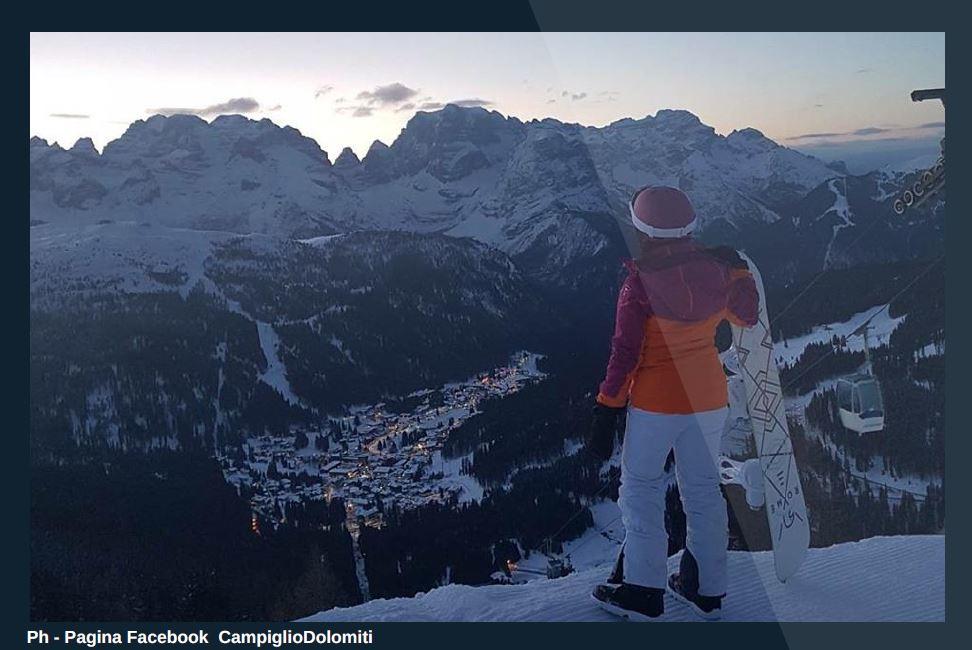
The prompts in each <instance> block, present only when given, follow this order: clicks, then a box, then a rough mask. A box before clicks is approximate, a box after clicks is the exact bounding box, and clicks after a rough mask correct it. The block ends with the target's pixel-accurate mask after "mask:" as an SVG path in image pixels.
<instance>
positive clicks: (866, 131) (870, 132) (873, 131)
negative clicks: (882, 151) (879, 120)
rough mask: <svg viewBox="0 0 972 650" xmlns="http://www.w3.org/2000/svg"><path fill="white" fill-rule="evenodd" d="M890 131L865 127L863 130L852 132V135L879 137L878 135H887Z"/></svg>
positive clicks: (875, 127)
mask: <svg viewBox="0 0 972 650" xmlns="http://www.w3.org/2000/svg"><path fill="white" fill-rule="evenodd" d="M890 130H891V129H882V128H881V127H879V126H865V127H864V128H863V129H857V130H856V131H851V132H850V135H877V134H878V133H887V132H888V131H890Z"/></svg>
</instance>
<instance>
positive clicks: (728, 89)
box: [30, 33, 945, 160]
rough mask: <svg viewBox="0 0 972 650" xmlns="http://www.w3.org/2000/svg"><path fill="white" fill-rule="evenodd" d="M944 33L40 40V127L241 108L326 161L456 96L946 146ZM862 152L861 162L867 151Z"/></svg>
mask: <svg viewBox="0 0 972 650" xmlns="http://www.w3.org/2000/svg"><path fill="white" fill-rule="evenodd" d="M944 84H945V35H944V34H943V33H930V34H929V33H907V34H889V33H866V34H852V33H827V34H811V33H782V34H763V33H758V34H717V33H702V34H690V33H677V34H675V33H661V34H655V33H618V34H608V33H589V34H588V33H580V34H567V33H466V34H426V33H396V34H388V33H380V34H379V33H339V34H290V33H288V34H272V33H259V34H241V33H227V34H205V33H169V34H158V33H137V34H124V33H112V34H95V33H60V34H32V35H31V37H30V133H31V135H37V136H40V137H43V138H46V139H47V140H49V141H52V142H53V141H57V142H58V143H60V144H61V145H62V146H65V147H69V146H71V145H72V144H73V143H74V142H75V140H77V139H78V138H79V137H84V136H88V137H91V138H92V139H93V140H94V142H95V145H96V146H97V147H98V148H99V149H100V148H101V147H103V146H104V145H105V143H107V142H108V141H110V140H112V139H115V138H117V137H118V136H120V135H121V134H122V133H123V132H124V131H125V129H126V128H127V126H128V125H129V124H130V123H131V122H133V121H135V120H137V119H144V118H146V117H148V116H149V115H151V114H153V113H156V112H163V113H172V112H193V113H196V114H198V115H200V116H202V117H204V118H206V119H212V118H213V117H215V116H216V115H219V114H221V113H241V114H244V115H247V116H249V117H252V118H254V119H259V118H263V117H268V118H270V119H271V120H273V121H274V122H276V123H277V124H281V125H290V126H293V127H295V128H297V129H299V130H300V131H301V132H302V133H304V134H305V135H308V136H310V137H312V138H314V139H315V140H317V142H318V143H319V144H320V145H321V147H322V148H323V149H324V150H326V151H327V152H328V154H329V155H330V157H331V159H332V160H333V159H334V158H335V157H336V156H337V154H338V153H339V152H340V151H341V149H342V148H344V147H346V146H350V147H351V148H352V149H354V150H355V152H357V153H358V154H359V155H363V154H364V153H365V152H366V151H367V149H368V147H369V146H370V144H371V143H372V142H373V141H374V140H376V139H380V140H382V141H383V142H385V143H386V144H390V143H391V142H392V141H393V140H394V139H395V137H396V136H397V135H398V133H399V132H400V131H401V129H402V127H403V126H404V125H405V123H406V122H407V121H408V119H409V118H410V117H411V116H412V115H414V113H415V111H416V110H434V109H435V108H437V107H440V106H441V105H443V104H445V103H449V102H454V103H463V104H467V105H481V106H484V107H486V108H489V109H491V110H497V111H499V112H501V113H503V114H504V115H511V116H515V117H518V118H520V119H523V120H529V119H533V118H543V117H554V118H557V119H559V120H563V121H569V122H579V123H581V124H588V125H595V126H601V125H604V124H608V123H610V122H612V121H614V120H617V119H621V118H624V117H634V118H641V117H644V116H645V115H653V114H654V113H655V112H656V111H658V110H659V109H664V108H681V109H687V110H689V111H692V112H693V113H695V114H696V115H698V116H699V118H700V119H701V120H702V121H703V122H705V123H706V124H709V125H710V126H712V127H714V128H715V130H716V131H717V132H719V133H723V134H726V133H729V132H730V131H732V130H733V129H738V128H743V127H748V126H751V127H755V128H757V129H759V130H760V131H762V132H763V133H765V134H766V135H767V136H769V137H771V138H773V139H774V140H777V141H778V142H781V143H782V144H786V145H787V146H791V147H795V148H798V149H801V150H804V151H807V152H809V153H817V154H818V155H821V156H822V157H824V158H831V159H832V158H839V157H842V155H841V154H845V155H844V157H850V158H853V157H854V156H856V155H869V152H870V154H873V153H874V152H880V151H882V150H889V151H890V150H905V149H908V148H909V147H917V148H919V149H921V148H924V149H937V142H938V140H939V139H940V138H941V137H942V136H943V134H944V119H945V116H944V110H943V109H942V107H941V105H940V104H939V103H938V102H923V103H920V104H916V103H912V102H911V100H910V99H909V93H910V92H911V90H913V89H916V88H931V87H940V86H943V85H944ZM862 152H863V154H862Z"/></svg>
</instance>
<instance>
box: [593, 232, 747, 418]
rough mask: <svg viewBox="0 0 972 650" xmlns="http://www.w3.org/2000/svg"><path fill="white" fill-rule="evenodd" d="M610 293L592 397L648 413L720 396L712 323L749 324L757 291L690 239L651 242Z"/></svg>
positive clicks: (713, 402)
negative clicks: (607, 342) (611, 320)
mask: <svg viewBox="0 0 972 650" xmlns="http://www.w3.org/2000/svg"><path fill="white" fill-rule="evenodd" d="M625 264H626V266H627V267H628V271H629V273H628V277H627V278H626V279H625V281H624V284H623V285H622V287H621V292H620V293H619V294H618V306H617V312H616V316H615V327H614V337H613V338H612V340H611V357H610V360H609V361H608V367H607V373H606V376H605V379H604V381H603V382H601V385H600V390H599V393H598V396H597V401H598V402H600V403H601V404H604V405H606V406H615V407H620V406H625V405H627V404H629V403H630V404H631V405H632V406H634V407H636V408H639V409H642V410H645V411H652V412H655V413H675V414H687V413H698V412H701V411H711V410H714V409H717V408H722V407H723V406H726V404H727V403H728V401H729V399H728V393H727V389H726V375H725V372H724V371H723V369H722V362H721V361H720V360H719V354H718V351H717V350H716V347H715V331H716V327H717V326H718V325H719V323H720V322H722V321H723V320H729V321H730V322H732V323H735V324H737V325H742V326H744V327H748V326H751V325H753V324H755V323H756V320H757V318H758V316H759V293H758V292H757V290H756V283H755V282H754V280H753V277H752V275H751V274H750V273H749V271H748V270H746V269H744V268H734V267H733V266H732V265H730V264H729V263H728V262H724V261H722V260H721V259H719V258H717V257H716V256H714V255H712V254H710V253H709V252H707V251H706V249H705V248H704V247H702V246H701V245H700V244H698V243H696V242H695V241H694V240H692V239H679V240H676V241H666V242H663V243H654V244H652V245H651V246H650V247H649V248H648V249H647V250H646V252H645V254H644V255H643V256H642V258H641V259H639V260H638V261H632V260H629V261H627V262H626V263H625Z"/></svg>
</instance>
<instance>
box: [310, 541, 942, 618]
mask: <svg viewBox="0 0 972 650" xmlns="http://www.w3.org/2000/svg"><path fill="white" fill-rule="evenodd" d="M678 560H679V555H675V556H673V557H671V558H669V567H670V569H673V570H674V568H675V567H677V565H678ZM609 571H610V566H609V565H607V564H605V565H603V566H599V567H596V568H591V569H586V570H583V571H580V572H578V573H575V574H573V575H570V576H567V577H566V578H560V579H556V580H547V579H542V580H536V581H534V582H530V583H527V584H525V585H489V586H482V587H471V586H464V585H448V586H446V587H441V588H439V589H435V590H433V591H430V592H428V593H426V594H421V595H418V596H416V597H414V598H397V599H393V600H373V601H370V602H368V603H365V604H364V605H359V606H356V607H350V608H342V609H333V610H329V611H326V612H320V613H318V614H315V615H313V616H310V617H308V618H306V619H304V620H305V621H314V622H332V621H354V622H359V621H361V622H364V621H616V620H618V619H616V618H614V617H612V616H611V615H609V614H607V613H605V612H604V611H602V610H601V609H599V608H598V607H597V606H596V605H595V604H594V603H593V602H591V600H590V597H589V594H590V592H591V589H592V588H593V586H594V585H595V584H597V583H598V582H599V581H602V580H604V578H605V577H606V576H607V574H608V573H609ZM723 618H724V620H728V621H868V622H871V621H944V620H945V537H944V536H912V537H876V538H872V539H866V540H863V541H860V542H852V543H847V544H839V545H836V546H832V547H829V548H815V549H811V550H810V553H809V555H808V556H807V559H806V562H805V563H804V564H803V566H802V567H801V568H800V571H799V572H798V573H797V574H796V575H795V576H794V577H793V578H791V579H790V580H789V581H788V582H787V583H786V584H781V583H780V582H778V581H777V580H776V576H775V573H774V571H773V557H772V554H771V553H769V552H760V553H746V552H741V551H732V552H730V553H729V591H728V597H727V598H726V600H725V604H724V616H723ZM663 620H665V621H695V620H698V619H696V618H695V617H694V615H693V614H692V613H691V612H690V611H689V610H688V609H687V608H686V607H685V606H684V605H682V604H680V603H678V602H677V601H674V600H672V599H671V598H667V599H666V602H665V615H664V618H663Z"/></svg>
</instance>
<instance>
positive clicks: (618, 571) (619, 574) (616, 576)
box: [607, 546, 624, 585]
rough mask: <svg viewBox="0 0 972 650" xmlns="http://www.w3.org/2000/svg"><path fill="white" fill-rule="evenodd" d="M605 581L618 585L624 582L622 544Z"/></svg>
mask: <svg viewBox="0 0 972 650" xmlns="http://www.w3.org/2000/svg"><path fill="white" fill-rule="evenodd" d="M607 582H608V584H609V585H619V584H621V583H622V582H624V546H622V547H621V551H620V552H619V553H618V559H617V561H616V562H615V563H614V570H613V571H611V575H610V576H609V577H608V579H607Z"/></svg>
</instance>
